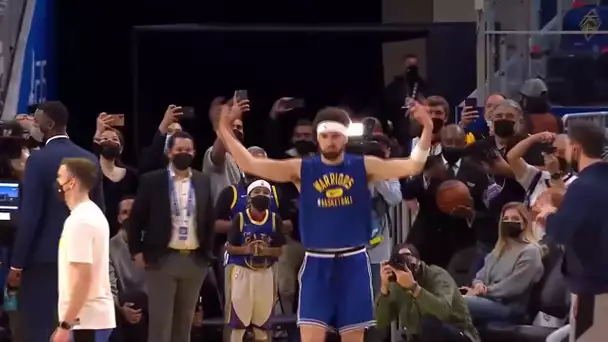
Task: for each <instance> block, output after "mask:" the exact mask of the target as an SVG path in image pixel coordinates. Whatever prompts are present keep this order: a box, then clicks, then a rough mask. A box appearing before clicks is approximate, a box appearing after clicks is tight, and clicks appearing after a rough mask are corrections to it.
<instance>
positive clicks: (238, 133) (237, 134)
mask: <svg viewBox="0 0 608 342" xmlns="http://www.w3.org/2000/svg"><path fill="white" fill-rule="evenodd" d="M232 133H233V134H234V137H235V138H236V139H237V140H238V141H240V142H243V132H241V131H239V130H238V129H233V130H232Z"/></svg>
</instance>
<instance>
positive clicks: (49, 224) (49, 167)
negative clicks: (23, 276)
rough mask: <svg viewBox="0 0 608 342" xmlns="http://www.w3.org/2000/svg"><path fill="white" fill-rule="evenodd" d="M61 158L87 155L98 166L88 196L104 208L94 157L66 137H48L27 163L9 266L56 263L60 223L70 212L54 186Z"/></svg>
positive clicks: (61, 228)
mask: <svg viewBox="0 0 608 342" xmlns="http://www.w3.org/2000/svg"><path fill="white" fill-rule="evenodd" d="M64 158H87V159H89V160H91V161H92V162H94V163H95V164H96V165H97V169H98V182H97V185H96V186H95V188H94V189H93V190H92V191H91V199H92V200H93V201H94V202H95V203H96V204H97V205H98V206H99V207H100V208H101V210H105V207H104V200H103V189H102V174H101V169H100V168H99V160H98V159H97V157H95V155H94V154H93V153H91V152H89V151H87V150H85V149H83V148H81V147H79V146H78V145H76V144H74V143H73V142H72V141H71V140H70V139H68V138H65V137H57V138H54V139H51V140H50V141H48V143H47V144H46V145H45V146H44V147H43V148H42V149H40V150H38V151H33V152H32V154H31V155H30V157H29V158H28V160H27V163H26V167H25V175H24V177H23V183H22V187H23V193H22V196H23V197H22V199H21V205H20V208H19V211H20V212H19V228H18V229H17V234H16V236H15V244H14V248H13V254H12V259H11V266H12V267H16V268H22V267H24V266H27V264H28V263H44V262H57V253H58V246H59V238H60V237H61V231H62V230H63V223H64V221H65V219H66V218H67V217H68V215H69V214H70V211H69V209H68V207H67V206H66V204H65V202H63V201H62V200H61V199H60V198H59V197H58V196H57V190H56V188H55V183H56V182H57V170H58V169H59V165H60V164H61V160H63V159H64Z"/></svg>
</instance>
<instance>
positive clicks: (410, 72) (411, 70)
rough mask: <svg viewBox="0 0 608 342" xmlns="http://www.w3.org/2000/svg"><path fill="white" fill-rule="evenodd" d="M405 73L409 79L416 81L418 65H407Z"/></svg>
mask: <svg viewBox="0 0 608 342" xmlns="http://www.w3.org/2000/svg"><path fill="white" fill-rule="evenodd" d="M405 75H406V77H407V78H408V79H409V80H411V81H417V80H418V66H417V65H412V66H410V67H407V69H405Z"/></svg>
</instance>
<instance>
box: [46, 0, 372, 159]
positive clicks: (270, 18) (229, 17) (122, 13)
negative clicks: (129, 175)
mask: <svg viewBox="0 0 608 342" xmlns="http://www.w3.org/2000/svg"><path fill="white" fill-rule="evenodd" d="M57 6H58V9H57V15H58V18H57V19H58V20H57V23H58V29H57V34H58V37H57V41H58V60H59V72H58V74H59V98H60V100H62V101H63V102H64V103H65V104H66V105H67V106H68V108H69V109H70V113H71V118H70V126H69V132H70V135H71V137H72V138H73V139H74V140H75V141H76V142H77V143H79V144H80V145H82V146H85V147H87V146H90V144H91V143H90V141H91V138H92V135H93V132H94V128H95V117H96V116H97V114H98V113H99V112H102V111H106V112H110V113H125V114H126V121H127V126H126V127H125V132H126V133H127V134H126V139H127V144H128V145H129V146H134V145H135V144H134V143H135V142H134V141H132V140H133V139H132V134H131V132H132V131H133V127H132V126H133V115H132V113H131V112H130V111H131V108H132V107H133V104H132V91H131V90H132V89H131V88H132V87H131V83H132V82H131V76H132V72H133V70H132V69H131V60H130V59H131V51H130V46H131V31H132V27H133V26H136V25H162V24H175V23H240V24H260V23H270V24H272V23H289V25H295V24H319V25H320V24H323V23H344V24H348V23H371V24H377V23H380V22H381V2H380V1H376V0H361V1H354V2H353V1H346V0H333V1H322V0H291V1H278V0H264V1H251V0H239V1H237V0H221V1H201V0H174V1H169V2H167V1H158V0H147V1H146V0H130V1H118V0H105V1H102V0H90V1H78V0H62V1H58V4H57ZM254 38H255V39H258V37H245V36H241V37H238V36H233V37H230V38H229V37H227V36H224V37H221V36H219V35H216V36H209V37H203V36H199V35H197V36H196V37H195V36H193V35H183V36H181V37H180V36H179V35H174V34H171V35H170V36H165V37H156V38H154V37H150V38H149V39H151V40H152V41H148V42H146V40H147V39H148V38H145V39H143V40H144V41H143V42H142V48H141V50H140V51H141V53H140V54H139V57H140V58H139V60H140V64H141V65H140V67H141V69H142V71H141V72H140V76H141V77H142V82H140V86H141V87H142V88H141V94H140V95H141V97H140V101H139V102H140V108H142V111H141V114H140V117H139V119H140V120H139V121H140V123H139V126H140V127H141V129H140V132H141V135H140V136H141V143H142V144H144V145H145V143H147V140H149V138H150V137H151V135H152V134H153V131H154V129H155V127H156V126H157V125H158V122H159V119H160V117H161V115H162V113H163V111H164V109H165V107H166V106H167V105H168V104H169V103H177V104H181V105H192V106H196V108H197V109H198V112H199V115H201V116H203V117H206V112H207V107H208V104H209V101H210V99H211V98H212V97H213V96H214V95H219V94H224V95H229V94H230V93H231V92H232V90H233V89H234V88H235V87H241V88H248V90H249V92H250V97H251V99H252V102H253V105H254V112H255V113H253V115H252V116H251V117H250V118H249V119H248V120H247V122H246V125H249V124H251V123H252V122H253V124H251V125H252V126H254V127H255V128H256V129H257V128H258V127H260V125H258V124H259V122H258V121H260V122H261V121H262V120H263V118H264V115H265V114H266V113H267V112H268V109H269V107H270V103H271V99H272V98H274V97H278V96H282V95H286V96H289V95H300V94H301V93H302V92H303V91H304V89H309V88H310V87H313V89H314V88H319V89H323V91H319V92H318V93H319V95H318V96H315V97H314V99H312V98H311V99H310V101H312V102H317V103H318V104H317V106H318V105H320V104H323V103H326V102H327V101H331V100H333V99H332V98H331V97H332V96H335V95H334V94H344V95H349V94H348V91H342V89H350V88H349V87H350V83H351V82H353V80H358V82H357V83H358V84H361V85H362V86H361V88H360V92H367V91H370V90H369V89H370V87H372V84H375V83H376V82H377V81H380V80H381V75H382V69H381V68H382V59H381V52H380V51H381V50H380V46H379V45H378V46H377V47H372V45H371V43H368V42H365V41H363V42H357V44H358V45H360V46H365V49H358V50H357V49H354V48H348V47H347V46H345V45H344V44H339V43H337V39H324V38H323V37H319V36H316V37H315V38H314V39H312V38H310V39H308V40H307V42H308V43H307V44H310V45H311V46H310V48H308V49H306V48H303V47H298V46H297V44H296V43H295V42H294V41H293V40H294V39H292V38H290V37H282V38H281V39H280V41H276V40H275V41H271V40H264V39H262V38H259V39H261V40H260V41H256V40H254ZM155 39H157V43H155V42H154V40H155ZM299 39H300V38H299ZM301 39H304V38H301ZM228 41H230V43H228ZM350 41H351V44H354V41H353V40H352V39H351V40H350ZM323 44H325V45H323ZM281 45H284V46H283V48H281V47H280V46H281ZM334 45H339V46H342V47H343V48H342V50H341V51H340V50H339V49H336V48H333V46H334ZM270 52H272V53H270ZM142 53H145V55H143V56H142ZM288 55H291V56H290V57H289V58H291V60H290V59H289V58H287V57H286V56H288ZM273 63H274V64H275V65H273ZM320 63H323V64H322V65H318V64H320ZM342 64H345V65H346V66H343V65H342ZM275 66H276V67H275ZM271 72H272V73H273V74H268V73H271ZM324 72H325V73H327V72H332V73H333V75H336V76H338V77H344V79H342V80H341V79H338V80H333V79H330V78H321V77H319V76H320V75H321V74H322V73H324ZM309 73H310V75H311V76H310V77H308V78H307V80H312V81H314V83H310V84H299V82H294V81H291V80H292V79H293V78H292V77H294V78H295V77H301V76H302V75H304V76H308V74H309ZM375 73H377V75H375ZM312 75H314V77H313V76H312ZM290 76H292V77H290ZM300 80H302V79H301V78H300ZM144 81H145V82H144ZM285 81H288V82H285ZM340 81H341V82H343V83H340ZM367 83H370V84H367ZM261 85H264V88H263V89H262V88H261ZM354 88H357V89H359V88H358V87H354ZM323 92H327V93H326V94H322V93H323ZM350 95H351V97H354V98H357V95H356V94H350ZM324 96H325V98H324ZM143 109H145V112H144V111H143ZM190 126H195V127H189V125H188V124H186V127H187V129H189V130H194V131H196V132H195V133H196V134H199V132H200V134H203V136H199V140H200V141H199V142H198V144H199V146H198V147H199V149H203V148H204V147H206V146H208V144H209V143H210V142H211V141H212V139H213V136H212V132H211V128H210V127H209V124H208V121H206V120H199V122H198V123H192V124H191V125H190ZM250 128H251V129H250ZM246 131H248V133H249V134H248V135H249V136H254V135H255V134H254V133H253V127H246ZM256 133H257V132H256ZM260 133H261V132H260ZM260 133H258V134H260ZM200 134H199V135H200ZM246 134H247V133H246ZM248 142H249V141H248ZM252 142H255V139H254V140H253V141H252ZM130 151H134V149H133V148H132V149H127V152H130ZM135 157H136V156H135V155H129V154H127V156H126V158H127V159H128V160H132V159H133V158H135Z"/></svg>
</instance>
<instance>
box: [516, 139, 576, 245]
mask: <svg viewBox="0 0 608 342" xmlns="http://www.w3.org/2000/svg"><path fill="white" fill-rule="evenodd" d="M567 143H568V136H567V135H563V134H562V135H557V136H556V135H555V134H554V133H549V132H542V133H536V134H533V135H530V136H529V137H527V138H526V139H524V140H522V141H520V142H519V143H518V144H517V145H515V146H514V147H513V148H512V149H511V150H510V151H509V153H508V154H507V161H508V162H509V166H511V170H512V171H513V175H514V176H515V179H516V180H517V181H518V182H519V184H521V186H522V187H523V188H524V189H525V190H526V197H525V199H524V203H525V204H526V205H527V206H528V207H529V208H531V209H532V213H533V214H538V210H539V205H542V203H543V202H544V197H546V196H550V195H551V192H550V191H548V190H549V189H556V188H557V189H561V190H564V189H565V188H566V187H567V186H568V185H570V184H571V183H572V182H573V181H574V180H575V179H576V176H575V175H574V174H573V173H572V172H569V168H568V164H567V162H566V159H565V157H564V154H565V151H566V144H567ZM535 144H545V146H546V147H547V148H546V152H545V154H544V157H545V167H544V170H539V169H538V168H537V167H535V166H532V165H530V164H528V163H526V161H525V160H524V158H523V156H524V155H525V154H526V152H527V151H528V149H529V148H531V147H532V146H534V145H535ZM539 199H540V200H539ZM537 201H538V203H537ZM533 227H534V236H535V237H536V239H537V240H540V239H542V237H543V236H544V235H545V229H544V227H542V226H541V225H539V224H538V222H534V223H533Z"/></svg>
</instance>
